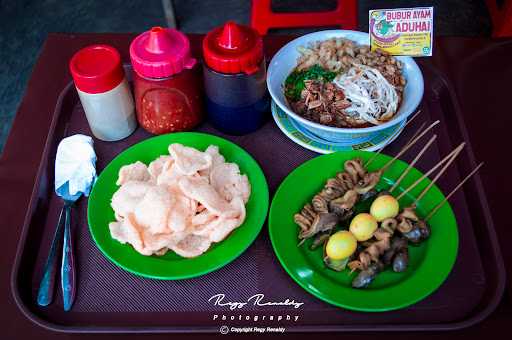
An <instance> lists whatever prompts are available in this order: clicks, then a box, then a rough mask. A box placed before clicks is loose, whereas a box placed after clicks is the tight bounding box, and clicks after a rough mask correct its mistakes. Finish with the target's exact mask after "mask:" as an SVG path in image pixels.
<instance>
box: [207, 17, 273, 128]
mask: <svg viewBox="0 0 512 340" xmlns="http://www.w3.org/2000/svg"><path fill="white" fill-rule="evenodd" d="M203 55H204V65H203V78H204V85H205V92H206V107H207V111H208V118H209V120H210V122H211V123H212V124H213V125H214V126H215V127H216V128H217V129H219V130H221V131H223V132H225V133H228V134H234V135H242V134H246V133H249V132H252V131H254V130H256V129H258V128H259V127H261V125H263V123H264V122H265V119H266V118H267V116H268V111H269V96H268V93H267V87H266V82H265V81H266V65H265V58H264V55H263V41H262V39H261V37H260V36H259V34H258V32H256V31H255V30H253V29H252V28H250V27H247V26H242V25H237V24H236V23H234V22H232V21H229V22H227V23H226V24H225V25H224V26H223V27H217V28H216V29H214V30H213V31H211V32H209V33H208V34H207V35H206V37H205V38H204V40H203Z"/></svg>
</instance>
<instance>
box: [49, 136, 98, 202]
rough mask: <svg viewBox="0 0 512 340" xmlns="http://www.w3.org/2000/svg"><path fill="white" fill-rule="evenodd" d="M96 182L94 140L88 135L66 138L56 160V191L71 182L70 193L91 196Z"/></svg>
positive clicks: (61, 143)
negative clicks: (90, 193)
mask: <svg viewBox="0 0 512 340" xmlns="http://www.w3.org/2000/svg"><path fill="white" fill-rule="evenodd" d="M95 180H96V153H95V152H94V148H93V140H92V138H91V137H89V136H86V135H73V136H70V137H66V138H64V139H63V140H62V141H61V142H60V143H59V146H58V148H57V157H56V158H55V191H57V190H58V189H59V188H60V187H61V186H62V185H64V184H65V183H66V182H69V193H70V194H71V195H75V194H76V193H78V192H82V193H83V194H84V195H85V196H89V192H90V191H91V188H92V185H93V184H94V181H95Z"/></svg>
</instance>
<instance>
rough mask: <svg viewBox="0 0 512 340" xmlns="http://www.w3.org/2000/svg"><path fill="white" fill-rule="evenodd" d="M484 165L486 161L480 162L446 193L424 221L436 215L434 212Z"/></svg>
mask: <svg viewBox="0 0 512 340" xmlns="http://www.w3.org/2000/svg"><path fill="white" fill-rule="evenodd" d="M482 165H484V163H483V162H482V163H480V164H478V166H477V167H476V168H474V169H473V171H471V172H470V173H469V174H468V175H467V176H466V177H465V178H464V179H463V180H462V181H461V182H460V183H459V184H458V185H457V186H456V187H455V188H454V189H453V190H452V191H451V192H450V193H449V194H448V195H446V197H445V198H444V199H443V200H442V201H441V202H439V203H438V204H437V205H436V206H435V208H434V209H432V211H431V212H429V213H428V215H427V217H425V219H424V221H425V222H426V221H428V220H429V219H430V218H431V217H432V216H434V214H435V213H436V212H437V211H438V210H439V209H440V208H441V207H442V206H443V205H444V204H445V203H446V202H447V201H448V200H449V199H450V197H452V195H453V194H454V193H455V192H457V190H459V189H460V188H461V187H462V186H463V185H464V183H466V182H467V181H468V180H469V179H470V178H471V177H472V176H473V175H474V174H475V173H476V172H477V171H478V170H480V168H481V167H482Z"/></svg>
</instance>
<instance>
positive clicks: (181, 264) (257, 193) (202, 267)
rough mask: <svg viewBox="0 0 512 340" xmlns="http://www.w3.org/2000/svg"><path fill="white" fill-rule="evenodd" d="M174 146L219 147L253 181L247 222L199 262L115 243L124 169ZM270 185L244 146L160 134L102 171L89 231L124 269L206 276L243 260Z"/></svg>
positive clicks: (93, 198)
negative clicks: (114, 204) (116, 197)
mask: <svg viewBox="0 0 512 340" xmlns="http://www.w3.org/2000/svg"><path fill="white" fill-rule="evenodd" d="M171 143H182V144H183V145H187V146H191V147H194V148H197V149H198V150H205V149H206V148H207V147H208V146H209V145H210V144H213V145H217V146H219V149H220V152H221V154H222V155H223V156H224V157H225V158H226V161H228V162H235V163H237V164H238V165H239V167H240V171H241V172H242V173H243V174H247V177H248V178H249V181H250V183H251V189H252V192H251V196H250V198H249V201H248V202H247V205H246V210H247V218H246V220H245V222H244V223H243V224H242V225H241V226H240V227H238V228H237V229H235V230H234V231H233V232H232V233H231V234H230V235H229V236H228V237H227V238H226V239H225V240H224V241H222V242H220V243H217V244H214V245H212V247H211V248H210V249H208V251H206V252H205V253H204V254H203V255H201V256H198V257H196V258H192V259H187V258H183V257H180V256H179V255H177V254H176V253H174V252H172V251H169V252H168V253H167V254H165V255H164V256H143V255H141V254H139V253H138V252H136V251H135V250H134V249H133V248H132V246H131V245H129V244H121V243H119V242H118V241H116V240H114V239H112V237H111V236H110V231H109V228H108V224H109V223H110V222H112V221H114V211H113V210H112V208H111V206H110V200H111V198H112V195H113V194H114V192H115V191H116V190H117V189H118V188H119V187H118V186H117V185H116V184H115V183H116V180H117V176H118V172H119V169H120V168H121V166H123V165H126V164H129V163H133V162H136V161H142V162H144V163H146V164H149V163H150V162H151V161H153V160H154V159H156V158H157V157H158V156H160V155H163V154H168V151H167V147H168V146H169V144H171ZM268 202H269V196H268V186H267V182H266V180H265V176H264V174H263V172H262V171H261V168H260V167H259V165H258V163H256V161H255V160H254V159H253V158H252V157H251V156H250V155H249V154H248V153H247V152H246V151H245V150H243V149H242V148H240V147H239V146H237V145H235V144H233V143H232V142H229V141H227V140H225V139H223V138H220V137H216V136H212V135H208V134H203V133H196V132H183V133H172V134H167V135H161V136H157V137H153V138H150V139H147V140H145V141H143V142H140V143H138V144H136V145H133V146H131V147H130V148H128V149H126V150H125V151H123V152H122V153H121V154H119V155H118V156H117V157H116V158H114V159H113V160H112V162H110V164H109V165H108V166H107V167H106V168H105V169H104V170H103V171H102V172H101V174H100V176H99V177H98V179H97V181H96V184H95V185H94V188H93V190H92V192H91V195H90V197H89V204H88V208H87V218H88V221H89V230H90V232H91V235H92V238H93V239H94V242H96V245H97V246H98V248H99V249H100V250H101V252H103V254H105V256H106V257H107V258H109V259H110V260H111V261H112V262H113V263H115V264H116V265H118V266H119V267H121V268H123V269H125V270H127V271H129V272H131V273H134V274H137V275H140V276H144V277H148V278H154V279H165V280H177V279H185V278H191V277H196V276H200V275H204V274H206V273H209V272H212V271H214V270H216V269H219V268H221V267H223V266H225V265H226V264H228V263H229V262H231V261H233V260H234V259H236V258H237V257H238V256H240V255H241V254H242V253H243V252H244V251H245V250H246V249H247V248H248V247H249V246H250V245H251V243H252V242H253V241H254V240H255V239H256V236H258V234H259V232H260V231H261V228H262V226H263V223H264V222H265V218H266V215H267V210H268Z"/></svg>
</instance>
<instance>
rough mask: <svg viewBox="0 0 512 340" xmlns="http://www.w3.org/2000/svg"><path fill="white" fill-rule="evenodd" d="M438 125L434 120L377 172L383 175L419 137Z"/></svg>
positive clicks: (437, 121)
mask: <svg viewBox="0 0 512 340" xmlns="http://www.w3.org/2000/svg"><path fill="white" fill-rule="evenodd" d="M437 124H439V120H436V121H435V122H433V123H432V124H430V125H429V126H428V127H427V128H426V129H425V130H424V131H423V132H421V133H420V134H419V135H418V136H417V137H415V138H414V139H412V140H411V141H410V142H408V143H407V144H406V145H405V146H404V147H403V148H402V150H400V151H399V152H398V153H397V154H396V155H395V157H393V158H392V159H391V160H389V161H388V162H387V163H386V164H384V166H383V167H382V168H381V169H380V170H379V171H380V172H381V173H384V172H385V171H386V170H387V169H388V168H389V167H390V166H391V165H392V164H393V162H394V161H396V160H397V159H398V158H399V157H400V156H402V155H403V154H404V153H405V152H406V151H407V150H409V149H410V148H411V147H412V146H413V145H414V144H416V142H418V141H419V140H420V139H421V137H423V136H424V135H425V134H426V133H427V132H429V131H430V130H431V129H432V128H433V127H434V126H436V125H437Z"/></svg>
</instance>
